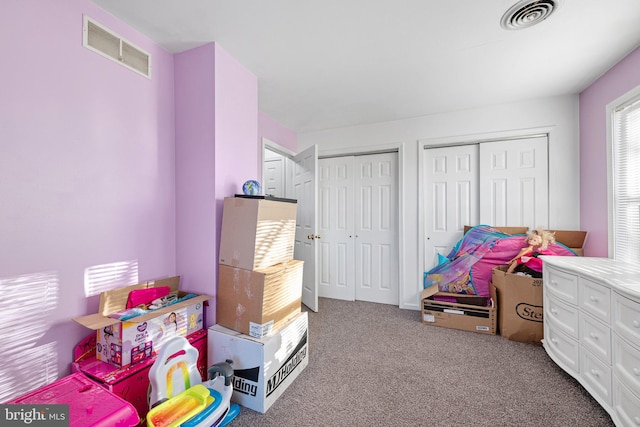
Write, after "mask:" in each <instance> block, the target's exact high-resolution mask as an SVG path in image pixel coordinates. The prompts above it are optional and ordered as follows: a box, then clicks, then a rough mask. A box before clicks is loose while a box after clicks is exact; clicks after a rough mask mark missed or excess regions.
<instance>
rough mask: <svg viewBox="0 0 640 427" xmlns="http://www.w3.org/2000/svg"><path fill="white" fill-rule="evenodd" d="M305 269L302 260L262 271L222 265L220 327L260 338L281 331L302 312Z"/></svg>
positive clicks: (219, 292) (219, 279) (218, 311)
mask: <svg viewBox="0 0 640 427" xmlns="http://www.w3.org/2000/svg"><path fill="white" fill-rule="evenodd" d="M302 268H303V262H302V261H298V260H291V261H288V262H284V263H280V264H276V265H272V266H271V267H267V268H263V269H260V270H243V269H241V268H235V267H229V266H227V265H222V264H220V267H219V273H218V298H217V312H216V316H217V319H216V320H217V323H218V324H219V325H222V326H224V327H227V328H229V329H233V330H235V331H238V332H242V333H243V334H247V335H251V336H252V337H257V338H260V337H263V336H265V335H268V334H269V333H271V331H272V330H274V329H277V328H279V327H280V326H281V325H283V324H284V323H285V322H286V321H287V320H289V319H291V318H292V317H294V316H296V315H298V314H299V313H300V311H301V305H302Z"/></svg>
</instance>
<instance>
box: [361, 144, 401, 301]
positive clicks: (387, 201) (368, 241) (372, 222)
mask: <svg viewBox="0 0 640 427" xmlns="http://www.w3.org/2000/svg"><path fill="white" fill-rule="evenodd" d="M397 164H398V156H397V153H385V154H373V155H366V156H358V157H356V161H355V174H354V179H355V188H356V191H355V218H356V220H355V230H356V233H355V266H356V271H355V279H356V286H355V289H356V300H358V301H370V302H378V303H385V304H392V305H398V302H399V295H398V290H399V284H398V280H399V275H398V264H399V260H398V191H397V188H398V181H397V176H398V174H397Z"/></svg>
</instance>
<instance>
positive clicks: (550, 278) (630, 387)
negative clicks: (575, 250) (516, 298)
mask: <svg viewBox="0 0 640 427" xmlns="http://www.w3.org/2000/svg"><path fill="white" fill-rule="evenodd" d="M543 260H544V271H543V281H544V288H543V289H544V304H543V305H544V339H543V341H542V344H543V346H544V348H545V350H546V352H547V354H548V355H549V357H551V359H552V360H553V361H554V362H555V363H557V364H558V366H560V367H561V368H562V369H564V370H565V371H566V372H567V373H569V374H570V375H571V376H573V377H574V378H575V379H577V380H578V381H579V382H580V384H582V385H583V386H584V388H585V389H586V390H587V391H588V392H589V393H590V394H591V395H592V396H593V397H594V399H596V400H597V401H598V402H599V403H600V404H601V405H602V406H603V407H604V408H605V409H606V410H607V412H609V414H610V415H611V418H612V419H613V421H614V423H615V424H616V425H618V426H636V427H640V266H636V265H633V264H625V263H621V262H617V261H614V260H612V259H608V258H590V257H562V256H545V257H543Z"/></svg>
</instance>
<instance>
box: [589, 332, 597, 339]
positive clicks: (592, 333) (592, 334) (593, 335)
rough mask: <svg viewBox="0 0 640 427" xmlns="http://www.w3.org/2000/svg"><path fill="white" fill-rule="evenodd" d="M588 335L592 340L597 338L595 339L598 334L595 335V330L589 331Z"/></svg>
mask: <svg viewBox="0 0 640 427" xmlns="http://www.w3.org/2000/svg"><path fill="white" fill-rule="evenodd" d="M589 336H590V337H591V338H593V339H594V340H597V339H598V335H597V334H596V333H595V332H591V333H590V334H589Z"/></svg>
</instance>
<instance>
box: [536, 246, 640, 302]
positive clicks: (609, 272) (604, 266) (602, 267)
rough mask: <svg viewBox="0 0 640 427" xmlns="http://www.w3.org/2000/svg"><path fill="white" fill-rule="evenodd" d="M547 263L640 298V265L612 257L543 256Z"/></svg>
mask: <svg viewBox="0 0 640 427" xmlns="http://www.w3.org/2000/svg"><path fill="white" fill-rule="evenodd" d="M540 258H541V259H542V261H543V262H544V263H545V264H548V265H551V266H554V267H557V268H561V269H563V270H567V271H568V272H573V273H575V274H579V275H580V276H583V277H585V278H587V279H590V280H593V281H594V282H603V283H606V284H608V285H609V286H611V287H612V288H613V289H615V290H617V291H618V292H619V293H621V294H626V295H627V296H630V297H633V298H640V266H639V265H636V264H631V263H625V262H621V261H616V260H613V259H611V258H595V257H581V256H541V257H540Z"/></svg>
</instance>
